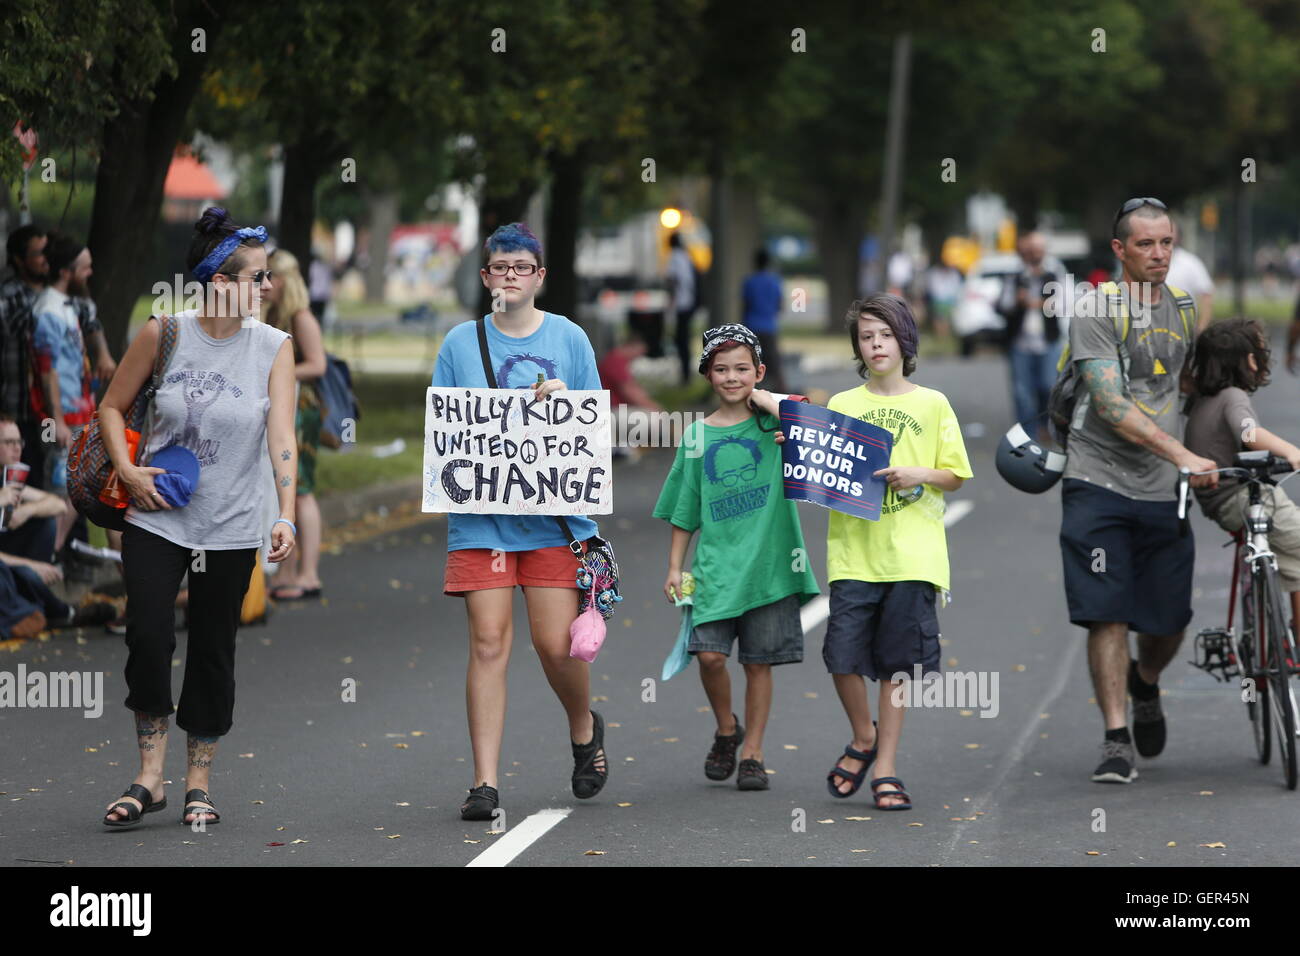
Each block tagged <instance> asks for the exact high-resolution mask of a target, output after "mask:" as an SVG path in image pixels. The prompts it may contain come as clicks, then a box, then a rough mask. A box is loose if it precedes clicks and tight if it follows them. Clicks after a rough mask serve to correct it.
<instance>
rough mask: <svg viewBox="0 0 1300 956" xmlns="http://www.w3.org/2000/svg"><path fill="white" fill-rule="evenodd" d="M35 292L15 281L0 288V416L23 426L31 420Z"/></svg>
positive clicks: (26, 285) (18, 280) (15, 278)
mask: <svg viewBox="0 0 1300 956" xmlns="http://www.w3.org/2000/svg"><path fill="white" fill-rule="evenodd" d="M36 294H37V293H36V291H35V290H34V289H32V288H31V286H29V285H28V284H27V283H25V282H23V281H22V280H21V279H19V278H17V277H12V278H10V279H8V280H6V281H5V282H4V283H3V284H0V412H3V413H4V414H6V415H11V416H13V418H14V419H15V420H16V421H17V422H18V423H19V424H23V423H26V422H29V421H31V420H32V408H31V402H30V400H29V399H28V394H29V392H28V390H29V388H30V386H31V346H32V303H33V302H35V301H36Z"/></svg>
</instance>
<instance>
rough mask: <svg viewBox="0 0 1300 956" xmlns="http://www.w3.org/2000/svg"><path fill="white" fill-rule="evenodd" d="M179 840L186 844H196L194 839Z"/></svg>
mask: <svg viewBox="0 0 1300 956" xmlns="http://www.w3.org/2000/svg"><path fill="white" fill-rule="evenodd" d="M181 842H182V843H184V844H185V845H186V846H198V843H197V842H196V841H194V840H182V841H181Z"/></svg>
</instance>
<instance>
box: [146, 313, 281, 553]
mask: <svg viewBox="0 0 1300 956" xmlns="http://www.w3.org/2000/svg"><path fill="white" fill-rule="evenodd" d="M197 315H198V313H197V312H196V311H189V312H180V313H178V314H177V315H176V320H177V321H178V322H179V323H180V325H179V329H178V331H179V335H178V336H177V340H176V351H175V352H174V353H173V355H172V358H171V362H170V363H169V364H168V366H167V369H166V371H165V372H164V373H163V380H162V387H161V388H159V390H158V393H157V394H156V395H155V396H154V401H153V411H152V413H151V416H150V426H149V429H150V430H149V443H148V447H147V448H146V449H145V452H144V454H142V455H141V456H140V457H139V459H138V460H139V462H140V463H141V464H143V465H148V464H149V461H150V459H151V458H152V457H153V456H154V455H155V454H156V453H157V452H159V451H161V450H162V449H164V448H166V447H168V446H170V445H180V446H182V447H184V448H188V449H189V450H190V451H192V452H193V453H194V456H195V457H196V458H198V460H199V482H198V487H197V488H195V490H194V495H193V497H191V498H190V501H189V504H187V505H186V506H185V507H183V508H173V509H172V510H170V511H162V510H159V511H140V510H138V509H137V508H135V507H134V506H132V507H131V508H129V509H127V513H126V520H127V522H128V523H129V524H133V525H135V526H136V527H138V528H143V529H144V530H145V531H150V532H152V533H154V534H156V535H158V536H159V537H162V538H166V539H167V540H168V541H171V542H173V543H174V544H179V545H181V546H182V547H186V548H190V549H203V548H210V549H212V550H214V551H223V550H232V549H236V548H257V547H260V546H261V544H262V535H263V534H264V533H265V532H266V530H267V529H266V528H264V527H263V526H262V525H263V521H264V518H263V514H262V507H263V496H264V495H265V494H266V492H267V490H268V489H267V488H266V486H265V485H264V483H263V480H264V474H263V469H262V461H261V459H264V458H266V457H267V449H266V417H267V412H268V411H269V410H270V408H271V398H270V395H269V394H268V390H267V386H268V384H269V382H270V375H271V366H272V364H274V362H275V356H276V353H277V352H278V351H279V350H280V346H281V344H282V343H283V342H284V340H285V339H287V338H289V334H288V333H287V332H281V331H280V330H279V329H276V328H273V327H272V326H269V325H266V324H264V323H262V322H257V321H255V320H250V319H245V320H244V325H243V327H242V328H240V330H239V331H238V332H236V333H235V334H234V335H232V336H230V337H229V338H225V339H214V338H212V337H211V336H210V335H208V334H207V333H206V332H204V331H203V328H202V326H200V325H199V322H198V318H197Z"/></svg>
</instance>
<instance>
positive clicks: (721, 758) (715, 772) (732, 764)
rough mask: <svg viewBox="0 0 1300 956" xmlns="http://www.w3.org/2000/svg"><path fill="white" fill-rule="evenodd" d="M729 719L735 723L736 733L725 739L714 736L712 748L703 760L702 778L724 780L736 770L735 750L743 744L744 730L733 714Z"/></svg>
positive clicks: (720, 736) (717, 735)
mask: <svg viewBox="0 0 1300 956" xmlns="http://www.w3.org/2000/svg"><path fill="white" fill-rule="evenodd" d="M731 719H732V720H734V721H736V732H735V733H733V734H729V735H728V736H726V737H723V736H722V735H721V734H714V735H713V747H712V748H711V749H710V750H709V755H708V756H707V757H705V758H704V776H706V777H708V778H709V779H710V780H726V779H727V778H728V777H730V776H731V774H732V773H733V772H734V771H735V769H736V750H737V749H738V748H739V747H740V745H741V744H742V743H744V742H745V728H744V727H742V726H741V725H740V720H739V719H738V718H737V717H736V715H735V714H732V715H731Z"/></svg>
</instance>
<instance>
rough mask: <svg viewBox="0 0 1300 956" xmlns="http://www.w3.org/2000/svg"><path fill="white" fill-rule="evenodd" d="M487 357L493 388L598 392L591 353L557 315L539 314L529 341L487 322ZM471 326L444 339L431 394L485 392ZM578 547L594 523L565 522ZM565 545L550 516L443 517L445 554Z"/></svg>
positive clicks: (582, 336) (580, 518)
mask: <svg viewBox="0 0 1300 956" xmlns="http://www.w3.org/2000/svg"><path fill="white" fill-rule="evenodd" d="M486 319H487V339H488V356H489V357H490V359H491V363H492V370H493V371H494V372H495V374H496V387H497V388H518V389H527V388H531V387H532V386H533V384H534V383H535V382H536V381H537V376H538V374H539V373H540V374H542V375H545V376H546V378H548V379H552V378H558V379H560V380H562V381H563V382H564V384H565V385H567V386H568V387H569V388H571V389H577V390H583V389H597V390H598V389H599V388H600V374H599V373H598V372H597V371H596V353H595V352H593V351H592V348H591V342H590V341H589V340H588V339H587V333H585V332H583V331H582V329H581V328H579V327H578V326H577V325H575V324H574V323H573V322H570V321H569V320H568V319H567V318H565V317H564V316H562V315H555V314H553V313H551V312H545V313H543V316H542V324H541V325H540V326H538V328H537V331H536V332H534V333H533V334H532V335H526V336H524V337H523V338H515V337H514V336H510V335H506V334H505V333H503V332H501V331H499V330H498V329H497V327H496V325H495V323H493V321H492V318H491V316H487V317H486ZM476 326H477V323H475V322H462V323H461V324H460V325H458V326H456V327H455V328H453V329H452V330H451V331H450V332H448V333H447V337H446V338H445V339H444V340H443V342H442V348H441V349H439V350H438V361H437V364H436V365H435V366H434V369H433V382H432V383H431V384H433V385H434V386H435V387H437V388H486V387H487V382H485V381H484V380H483V378H484V376H483V360H482V359H481V358H480V357H479V345H478V330H477V327H476ZM565 521H567V522H568V523H569V530H570V531H572V532H573V534H574V536H575V537H576V538H577V539H578V540H579V541H585V540H586V539H587V538H590V537H592V536H593V535H595V534H597V533H598V529H597V527H596V522H594V521H592V520H591V519H590V518H587V517H584V516H582V515H575V516H573V517H569V516H567V515H566V516H565ZM568 543H569V542H568V541H566V540H565V539H564V535H563V534H562V533H561V532H560V526H559V524H558V523H557V522H556V520H555V519H554V518H553V517H551V516H550V515H462V514H450V515H448V516H447V550H448V551H465V550H468V549H470V548H488V549H492V550H499V551H533V550H536V549H537V548H555V547H565V546H567V545H568Z"/></svg>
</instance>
